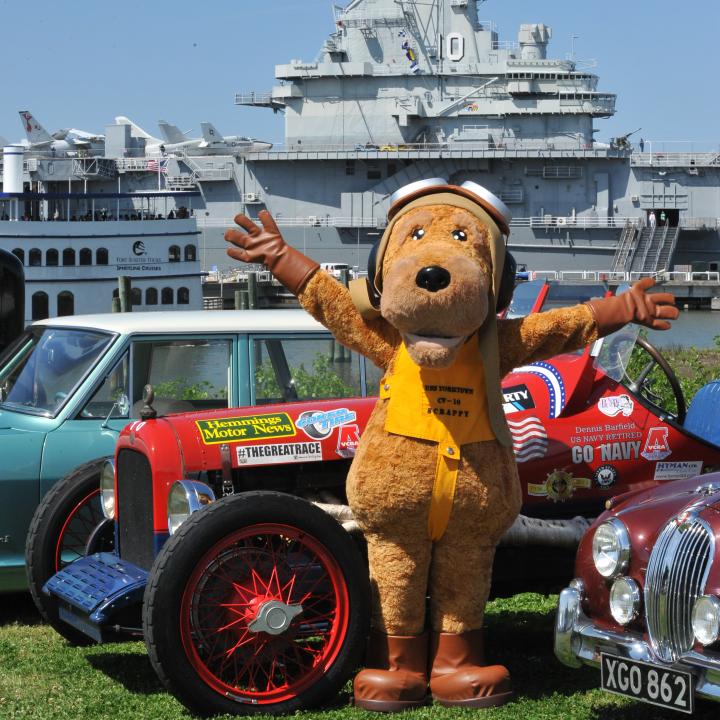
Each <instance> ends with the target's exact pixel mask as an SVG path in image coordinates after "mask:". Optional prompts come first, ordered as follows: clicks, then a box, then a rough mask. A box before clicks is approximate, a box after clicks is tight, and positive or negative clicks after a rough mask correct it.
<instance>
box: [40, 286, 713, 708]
mask: <svg viewBox="0 0 720 720" xmlns="http://www.w3.org/2000/svg"><path fill="white" fill-rule="evenodd" d="M605 292H606V289H605V288H604V287H602V286H592V285H582V286H577V287H568V286H557V285H554V286H553V285H549V284H547V283H535V284H533V283H528V284H526V285H524V286H521V287H520V288H518V290H516V295H515V301H514V305H513V306H512V307H511V309H510V313H517V314H525V313H527V312H532V311H537V310H540V309H547V308H549V307H553V306H556V305H568V304H573V303H574V302H577V301H582V300H584V299H588V298H589V297H593V296H597V295H602V294H604V293H605ZM635 341H636V337H635V336H633V335H630V337H628V336H627V335H626V334H620V335H617V336H611V337H609V338H606V339H605V340H604V341H603V342H601V343H596V344H595V346H593V347H592V348H588V349H586V350H585V351H583V352H579V353H577V354H571V355H563V356H560V357H557V358H554V359H553V360H552V361H548V362H540V363H533V364H532V365H528V366H526V367H523V368H518V369H517V370H516V371H515V372H513V373H511V374H510V375H509V376H508V377H506V378H505V379H504V381H503V392H504V399H505V411H506V413H507V420H508V423H509V426H510V429H511V431H512V434H513V439H514V447H515V452H516V456H517V460H518V467H519V471H520V480H521V483H522V487H523V493H524V500H525V502H524V510H523V512H524V516H525V517H524V518H523V519H522V520H521V521H520V522H519V523H516V526H514V528H513V529H511V531H510V533H509V536H508V538H507V539H506V542H507V543H508V544H513V543H517V542H528V538H530V540H529V541H530V542H540V543H546V544H553V543H554V544H558V543H559V544H562V543H567V542H569V543H571V544H572V543H573V542H577V539H578V538H579V536H580V534H581V532H578V530H577V527H578V526H577V523H575V524H573V522H572V521H571V518H572V517H573V516H576V515H578V514H583V513H584V514H587V515H588V516H590V517H594V516H596V515H597V514H598V513H599V512H601V510H602V507H603V504H604V503H605V501H607V500H608V499H609V498H610V497H611V496H613V495H617V494H618V493H623V492H626V491H630V490H632V489H638V488H649V487H653V486H656V485H658V484H662V483H665V482H666V481H668V480H673V479H681V478H683V477H687V475H688V473H690V474H694V473H695V472H699V471H700V470H701V469H703V468H705V467H709V466H715V465H720V447H718V446H716V445H715V444H713V443H711V442H708V441H706V440H704V439H703V438H702V437H700V436H699V435H697V434H693V433H691V432H688V431H687V429H686V428H684V427H683V425H682V420H683V417H684V413H685V410H684V402H683V398H682V393H681V392H680V391H679V385H678V384H677V380H676V379H675V378H674V377H673V375H672V370H671V369H670V368H669V367H668V366H667V363H665V361H664V359H663V358H662V356H661V355H660V354H659V353H658V352H657V351H656V350H655V349H654V348H652V346H649V345H647V344H645V345H644V347H645V349H646V350H647V351H648V352H649V353H650V360H649V362H648V364H647V365H646V367H645V368H644V369H643V371H642V372H641V377H640V378H638V379H637V381H636V383H635V384H632V382H631V381H629V380H626V384H623V383H621V382H620V380H621V379H622V376H623V374H624V372H625V369H626V357H627V353H628V351H629V350H632V347H633V346H634V344H635ZM639 342H641V343H642V342H644V341H639ZM268 350H270V348H268ZM279 350H280V349H279V348H278V347H277V346H274V347H273V352H272V353H269V354H271V355H273V354H274V356H273V357H272V367H273V369H274V370H275V372H276V375H277V377H276V378H275V381H276V386H277V387H278V388H280V389H282V388H287V387H291V386H292V374H293V370H292V368H291V367H290V364H289V363H288V362H287V358H284V357H282V353H281V352H280V351H279ZM655 364H659V365H660V367H661V368H663V370H664V371H665V372H666V373H667V374H668V375H669V376H670V377H669V380H670V382H671V385H672V386H673V387H676V388H677V398H676V400H677V404H678V413H677V416H672V415H671V414H669V413H668V412H666V411H664V410H662V409H661V408H659V407H657V405H655V404H653V403H654V400H653V398H654V396H652V395H650V394H648V393H646V392H645V389H644V388H645V383H644V380H645V378H646V377H647V374H648V373H649V372H650V370H651V368H652V367H654V365H655ZM642 376H645V377H642ZM374 403H375V398H345V399H335V400H322V401H310V402H296V403H293V402H281V403H277V404H263V405H260V406H255V407H245V408H238V409H232V410H228V409H223V410H214V411H210V412H202V413H188V414H184V415H178V416H170V417H159V416H158V415H157V413H156V412H155V411H154V410H153V407H152V399H151V398H149V402H148V405H147V407H146V408H145V411H144V414H143V419H142V420H140V421H137V422H134V423H132V424H131V425H129V426H127V427H126V428H125V430H124V431H123V433H122V434H121V437H120V440H119V443H118V446H117V450H116V454H115V461H114V464H113V463H109V464H108V465H107V467H106V471H105V472H104V473H103V477H102V481H101V496H102V503H103V510H104V512H105V515H106V517H107V518H108V522H109V523H114V527H115V538H116V542H115V549H114V552H112V553H107V552H106V553H97V554H94V555H91V556H89V557H86V558H81V559H79V560H77V561H75V562H74V563H72V564H70V565H68V566H67V567H65V568H63V569H62V570H61V571H60V572H59V573H58V574H57V575H55V576H54V577H53V578H51V579H50V581H49V582H48V583H47V585H46V586H45V591H46V592H47V593H48V594H49V596H50V598H51V600H52V601H53V602H55V603H56V604H57V609H58V613H57V620H56V621H55V626H56V628H57V629H58V630H59V631H60V632H61V633H63V634H64V635H65V636H66V637H68V638H69V639H72V640H75V641H77V640H78V638H79V637H87V638H91V639H94V640H97V641H102V640H104V639H107V638H109V637H116V635H117V633H118V632H119V631H129V632H131V633H132V632H135V633H138V634H139V633H142V634H143V635H144V637H145V641H146V644H147V647H148V652H149V655H150V658H151V661H152V663H153V666H154V668H155V669H156V671H157V672H158V674H159V676H160V678H161V679H162V680H163V682H164V683H165V685H166V686H167V687H168V689H169V690H170V691H171V692H173V693H174V694H175V695H176V696H177V697H178V698H179V699H180V700H181V701H182V702H183V703H184V704H185V705H187V706H188V707H189V708H191V709H193V710H194V711H197V712H200V713H202V714H208V713H221V712H229V713H236V714H243V713H248V712H255V711H257V712H267V713H287V712H292V711H294V710H296V709H299V708H303V707H309V706H312V705H316V704H318V703H320V702H322V701H324V700H326V699H327V697H328V695H329V694H332V693H333V692H335V691H337V689H338V688H339V687H341V686H342V684H343V683H344V682H345V681H346V680H347V678H348V677H349V675H350V673H351V672H352V671H353V669H354V668H355V667H356V666H357V665H358V664H359V663H360V662H361V657H362V652H363V649H364V642H365V635H366V631H367V624H368V616H369V610H368V608H369V601H368V597H369V588H368V580H367V572H366V569H365V566H364V563H363V560H362V555H361V550H362V545H361V542H358V541H356V539H354V538H353V534H352V532H353V529H354V527H353V526H354V523H353V520H352V517H351V514H350V513H349V510H348V508H347V507H346V497H345V477H346V474H347V470H348V468H349V465H350V461H351V458H352V456H353V454H354V451H355V448H356V446H357V443H358V440H359V438H360V436H361V434H362V431H363V429H364V427H365V425H366V423H367V420H368V418H369V416H370V412H371V410H372V408H373V406H374ZM538 518H540V519H542V518H545V519H550V521H549V522H548V521H543V520H537V519H538ZM581 527H582V528H583V529H584V527H587V523H585V525H584V526H583V525H582V524H581ZM348 531H350V532H348ZM548 537H549V538H550V539H549V540H548V539H547V538H548ZM545 554H546V555H550V554H552V553H548V552H546V553H545Z"/></svg>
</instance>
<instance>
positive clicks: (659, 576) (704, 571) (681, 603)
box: [645, 518, 714, 662]
mask: <svg viewBox="0 0 720 720" xmlns="http://www.w3.org/2000/svg"><path fill="white" fill-rule="evenodd" d="M713 540H714V538H713V534H712V532H711V531H710V529H709V528H708V527H707V526H706V525H705V523H704V522H702V521H701V520H698V519H696V518H691V519H688V520H687V521H684V522H682V521H681V522H679V521H678V520H676V519H673V520H671V521H670V522H669V523H668V524H667V525H666V526H665V527H664V528H663V530H662V532H661V533H660V535H659V536H658V539H657V541H656V542H655V546H654V547H653V550H652V553H651V555H650V561H649V562H648V568H647V572H646V574H645V615H646V619H647V626H648V633H649V635H650V642H651V644H652V647H653V649H654V650H655V653H656V654H657V656H658V657H659V658H660V659H661V660H663V661H664V662H675V661H676V660H677V659H678V657H679V656H680V655H681V654H682V653H684V652H687V651H688V650H690V649H692V646H693V642H694V636H693V631H692V625H691V620H690V614H691V612H692V608H693V604H694V603H695V600H697V598H698V597H699V596H700V595H701V594H702V591H703V588H704V587H705V581H706V580H707V575H708V572H709V571H710V565H711V562H712V551H713V545H714V543H713Z"/></svg>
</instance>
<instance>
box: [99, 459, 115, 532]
mask: <svg viewBox="0 0 720 720" xmlns="http://www.w3.org/2000/svg"><path fill="white" fill-rule="evenodd" d="M100 504H101V505H102V511H103V515H104V516H105V517H106V518H107V519H108V520H114V519H115V461H114V460H106V461H105V464H104V465H103V469H102V471H101V473H100Z"/></svg>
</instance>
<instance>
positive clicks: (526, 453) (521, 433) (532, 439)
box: [507, 417, 548, 463]
mask: <svg viewBox="0 0 720 720" xmlns="http://www.w3.org/2000/svg"><path fill="white" fill-rule="evenodd" d="M507 424H508V427H509V428H510V433H511V434H512V439H513V450H514V451H515V459H516V460H517V461H518V462H519V463H522V462H527V461H528V460H535V459H536V458H541V457H545V453H546V452H547V448H548V436H547V432H546V431H545V426H544V425H543V424H542V422H541V421H540V419H539V418H536V417H528V418H525V419H524V420H517V421H513V420H507Z"/></svg>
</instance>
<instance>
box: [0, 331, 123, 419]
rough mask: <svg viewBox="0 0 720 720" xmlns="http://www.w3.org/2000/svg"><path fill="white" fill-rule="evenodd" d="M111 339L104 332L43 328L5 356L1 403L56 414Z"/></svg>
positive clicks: (0, 389)
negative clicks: (12, 354) (15, 351)
mask: <svg viewBox="0 0 720 720" xmlns="http://www.w3.org/2000/svg"><path fill="white" fill-rule="evenodd" d="M111 342H112V336H111V335H108V334H106V333H100V332H93V331H90V330H80V329H76V328H72V329H70V328H44V329H42V330H41V331H38V332H33V333H32V335H31V336H30V337H29V338H28V341H27V342H23V343H21V345H20V346H19V348H18V351H17V354H16V355H14V356H12V357H7V356H6V357H5V360H6V363H5V365H4V367H3V369H2V370H0V405H2V406H3V407H7V408H8V409H12V410H16V411H20V412H23V411H27V412H32V413H41V414H43V415H53V416H54V415H56V414H57V413H58V412H59V411H60V409H61V408H62V407H63V405H65V403H66V402H67V401H68V400H69V399H70V398H71V397H72V395H73V394H74V392H75V389H76V388H77V387H78V385H79V384H80V383H81V382H82V380H83V379H84V378H85V376H86V375H87V374H88V373H89V372H90V371H91V370H92V369H93V368H94V367H95V365H96V364H97V362H98V360H99V358H100V357H101V356H102V354H103V353H104V351H105V350H106V349H107V347H108V346H109V345H110V343H111Z"/></svg>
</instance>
